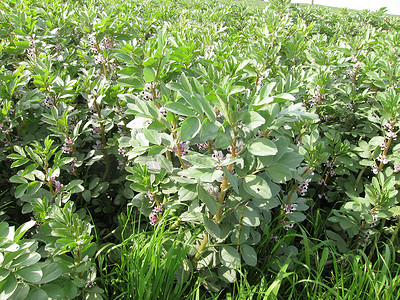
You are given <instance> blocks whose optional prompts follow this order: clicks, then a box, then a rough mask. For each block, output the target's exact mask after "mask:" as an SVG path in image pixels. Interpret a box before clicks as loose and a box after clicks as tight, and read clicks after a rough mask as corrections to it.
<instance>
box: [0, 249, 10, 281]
mask: <svg viewBox="0 0 400 300" xmlns="http://www.w3.org/2000/svg"><path fill="white" fill-rule="evenodd" d="M1 255H3V254H1ZM2 262H3V261H1V263H2ZM9 274H10V270H7V269H5V268H2V267H0V282H3V280H4V279H6V278H7V276H8V275H9Z"/></svg>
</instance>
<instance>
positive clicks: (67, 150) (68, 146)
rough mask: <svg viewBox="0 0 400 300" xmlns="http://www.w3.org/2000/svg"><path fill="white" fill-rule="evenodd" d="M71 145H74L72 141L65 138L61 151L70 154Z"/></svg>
mask: <svg viewBox="0 0 400 300" xmlns="http://www.w3.org/2000/svg"><path fill="white" fill-rule="evenodd" d="M73 145H74V141H73V140H72V139H70V138H65V140H64V144H63V146H62V148H61V149H62V151H63V152H64V153H70V152H71V151H72V147H73Z"/></svg>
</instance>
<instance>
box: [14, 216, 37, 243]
mask: <svg viewBox="0 0 400 300" xmlns="http://www.w3.org/2000/svg"><path fill="white" fill-rule="evenodd" d="M35 224H36V221H34V220H31V221H28V222H26V223H24V224H22V225H21V226H20V227H18V229H17V230H16V231H15V235H14V242H17V241H18V240H20V239H21V238H22V236H23V235H24V234H25V232H27V231H28V230H29V229H31V228H32V227H33V226H35Z"/></svg>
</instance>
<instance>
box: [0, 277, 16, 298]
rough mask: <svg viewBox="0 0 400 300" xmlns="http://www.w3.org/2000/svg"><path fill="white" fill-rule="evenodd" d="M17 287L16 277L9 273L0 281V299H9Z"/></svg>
mask: <svg viewBox="0 0 400 300" xmlns="http://www.w3.org/2000/svg"><path fill="white" fill-rule="evenodd" d="M16 288H17V279H16V278H15V277H14V275H13V274H12V273H10V274H9V275H8V276H7V278H6V279H5V280H2V281H0V299H9V297H10V296H11V295H12V294H13V293H14V291H15V289H16Z"/></svg>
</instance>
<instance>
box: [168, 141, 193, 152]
mask: <svg viewBox="0 0 400 300" xmlns="http://www.w3.org/2000/svg"><path fill="white" fill-rule="evenodd" d="M172 150H174V152H175V153H178V146H177V145H175V146H174V147H173V148H172ZM179 151H180V154H181V155H182V154H187V153H188V151H189V142H181V141H179Z"/></svg>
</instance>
